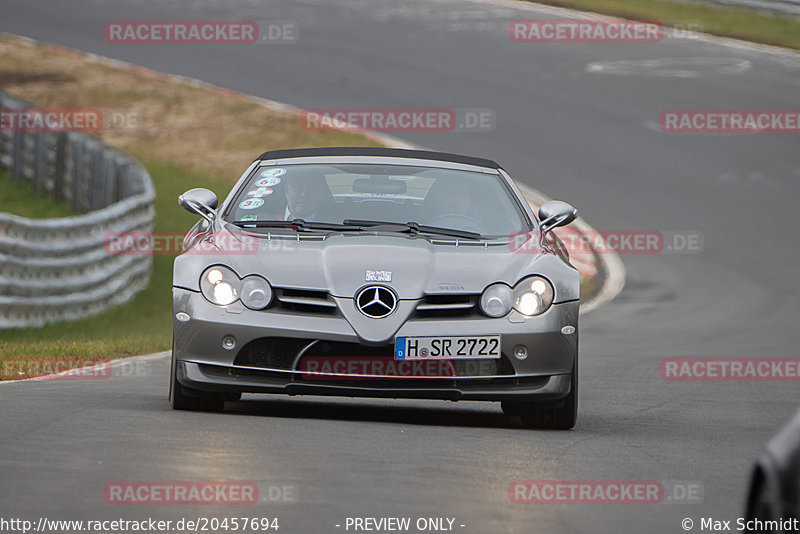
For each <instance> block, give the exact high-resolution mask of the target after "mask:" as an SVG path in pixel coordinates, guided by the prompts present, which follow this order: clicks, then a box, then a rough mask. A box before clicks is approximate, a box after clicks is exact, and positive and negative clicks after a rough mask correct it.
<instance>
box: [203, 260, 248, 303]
mask: <svg viewBox="0 0 800 534" xmlns="http://www.w3.org/2000/svg"><path fill="white" fill-rule="evenodd" d="M241 286H242V282H241V280H239V277H238V276H237V275H236V273H235V272H233V271H232V270H230V269H228V268H227V267H223V266H222V265H215V266H213V267H209V268H208V269H206V270H205V271H203V274H202V275H201V276H200V291H202V293H203V296H204V297H205V298H206V299H208V301H209V302H211V303H212V304H216V305H218V306H227V305H228V304H233V303H234V302H236V301H237V300H238V299H239V293H240V289H241Z"/></svg>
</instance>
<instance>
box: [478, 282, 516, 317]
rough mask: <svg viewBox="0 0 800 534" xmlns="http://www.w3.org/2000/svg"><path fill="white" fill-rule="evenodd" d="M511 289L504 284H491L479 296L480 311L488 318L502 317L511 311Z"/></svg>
mask: <svg viewBox="0 0 800 534" xmlns="http://www.w3.org/2000/svg"><path fill="white" fill-rule="evenodd" d="M513 298H514V296H513V294H512V291H511V288H510V287H508V286H507V285H505V284H492V285H490V286H489V287H487V288H486V289H485V290H484V291H483V295H481V310H482V311H483V313H485V314H486V315H488V316H489V317H503V316H504V315H506V314H508V312H510V311H511V305H512V303H513Z"/></svg>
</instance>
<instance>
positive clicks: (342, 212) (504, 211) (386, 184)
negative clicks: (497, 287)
mask: <svg viewBox="0 0 800 534" xmlns="http://www.w3.org/2000/svg"><path fill="white" fill-rule="evenodd" d="M225 219H226V220H227V221H229V222H234V221H276V220H277V221H284V220H287V221H291V220H294V219H303V220H304V221H314V222H323V223H333V224H341V223H342V222H344V221H348V220H360V221H381V222H390V223H400V224H405V223H408V222H410V221H413V222H415V223H417V224H419V225H426V226H431V227H439V228H448V229H453V230H459V231H465V232H473V233H478V234H480V235H482V236H486V237H492V236H495V237H499V236H508V235H510V234H512V233H515V232H520V231H528V230H530V224H529V222H528V220H527V218H526V217H525V214H524V213H523V211H522V210H521V208H520V206H519V205H518V203H517V202H516V201H515V199H514V197H513V194H512V192H511V191H510V190H509V189H508V187H507V186H506V185H505V184H504V183H503V178H502V177H500V176H498V175H493V174H485V173H481V172H469V171H461V170H451V169H437V168H432V167H412V166H401V165H375V164H352V165H284V166H280V167H259V168H257V169H256V170H255V171H254V172H253V174H252V175H251V176H250V177H249V178H248V180H247V182H246V183H245V185H244V187H242V188H241V189H240V190H239V192H238V194H237V196H236V198H235V200H234V202H233V203H232V204H231V206H230V207H229V208H228V210H227V213H226V217H225Z"/></svg>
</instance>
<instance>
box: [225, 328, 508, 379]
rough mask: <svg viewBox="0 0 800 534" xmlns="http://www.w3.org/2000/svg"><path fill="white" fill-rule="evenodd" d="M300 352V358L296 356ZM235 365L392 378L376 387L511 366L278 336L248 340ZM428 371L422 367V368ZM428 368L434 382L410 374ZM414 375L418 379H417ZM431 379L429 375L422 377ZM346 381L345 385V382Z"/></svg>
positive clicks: (484, 373) (474, 374) (473, 374)
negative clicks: (399, 357) (398, 356)
mask: <svg viewBox="0 0 800 534" xmlns="http://www.w3.org/2000/svg"><path fill="white" fill-rule="evenodd" d="M301 353H302V357H300V356H301ZM233 365H234V366H237V367H255V368H261V369H278V370H285V371H300V372H301V373H300V374H298V375H296V377H297V379H298V380H309V381H314V382H319V381H320V380H325V381H328V380H330V381H333V382H336V383H344V382H345V380H346V377H328V378H325V377H324V376H322V377H321V376H318V375H311V374H306V373H304V371H314V372H319V373H330V372H333V373H337V374H365V375H370V374H378V375H381V374H388V375H390V376H397V377H398V379H394V378H392V379H385V378H383V379H376V380H374V381H375V382H377V381H380V382H381V383H382V384H384V385H387V386H391V385H395V386H396V385H398V384H404V385H410V383H411V382H431V381H432V380H433V381H438V379H441V380H446V381H452V380H455V379H458V378H460V377H480V376H496V375H505V376H513V375H514V367H513V365H512V364H511V362H510V360H509V359H508V357H507V356H506V355H505V354H502V355H501V357H500V358H499V359H496V360H489V359H485V360H457V361H453V360H438V361H437V360H429V361H419V360H415V361H396V360H394V344H387V345H378V346H373V345H362V344H360V343H346V342H341V341H321V340H313V339H295V338H284V337H265V338H260V339H256V340H253V341H251V342H250V343H248V344H247V345H245V346H244V347H242V349H241V350H240V351H239V354H237V356H236V358H235V360H234V362H233ZM426 365H427V366H429V367H425V366H426ZM428 370H433V373H434V374H433V375H432V376H435V377H437V380H434V379H431V378H422V379H415V378H414V375H413V374H408V373H409V372H410V373H414V372H424V373H427V372H428ZM417 376H419V375H417ZM428 376H431V375H428ZM348 382H349V381H348ZM371 382H373V380H370V379H364V378H357V379H355V380H353V383H360V384H361V385H368V384H369V383H371Z"/></svg>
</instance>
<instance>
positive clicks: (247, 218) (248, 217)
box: [239, 214, 258, 221]
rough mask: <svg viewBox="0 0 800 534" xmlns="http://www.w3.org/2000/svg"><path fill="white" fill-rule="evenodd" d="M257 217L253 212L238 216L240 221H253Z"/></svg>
mask: <svg viewBox="0 0 800 534" xmlns="http://www.w3.org/2000/svg"><path fill="white" fill-rule="evenodd" d="M257 218H258V217H257V216H256V215H255V214H249V215H242V216H241V217H239V220H240V221H255V220H256V219H257Z"/></svg>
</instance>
